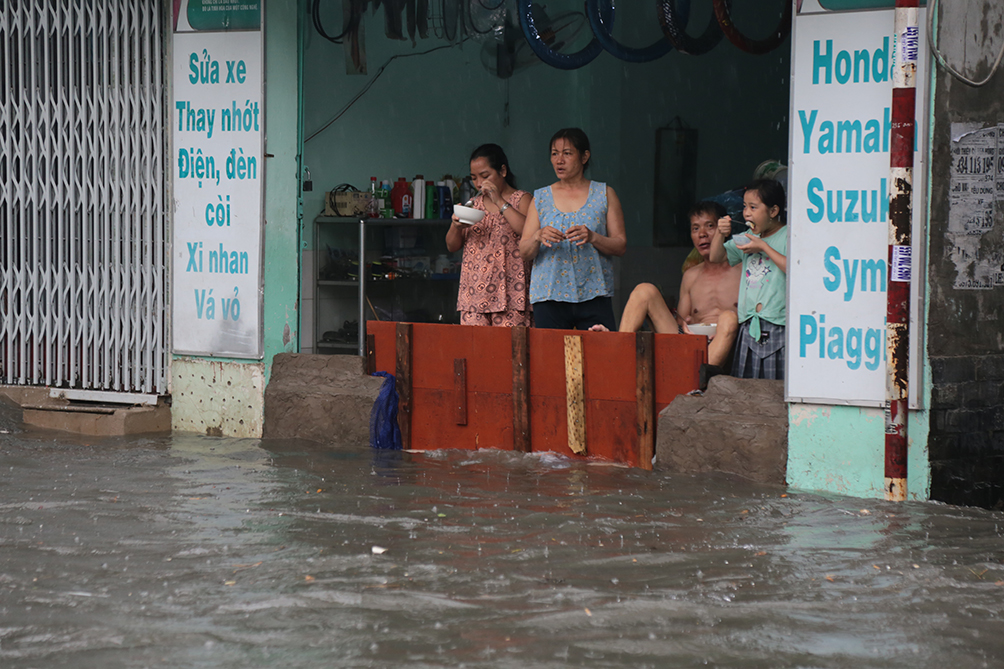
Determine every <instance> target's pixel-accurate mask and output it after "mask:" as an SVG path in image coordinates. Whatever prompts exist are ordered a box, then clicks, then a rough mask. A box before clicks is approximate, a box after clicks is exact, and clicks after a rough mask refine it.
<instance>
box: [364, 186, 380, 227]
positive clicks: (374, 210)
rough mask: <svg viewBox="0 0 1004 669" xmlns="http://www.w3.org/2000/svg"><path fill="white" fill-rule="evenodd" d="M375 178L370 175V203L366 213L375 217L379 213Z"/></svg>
mask: <svg viewBox="0 0 1004 669" xmlns="http://www.w3.org/2000/svg"><path fill="white" fill-rule="evenodd" d="M377 190H378V188H377V178H376V177H370V204H369V207H367V210H366V215H367V216H369V217H370V218H376V217H377V216H379V215H380V201H379V200H378V199H377Z"/></svg>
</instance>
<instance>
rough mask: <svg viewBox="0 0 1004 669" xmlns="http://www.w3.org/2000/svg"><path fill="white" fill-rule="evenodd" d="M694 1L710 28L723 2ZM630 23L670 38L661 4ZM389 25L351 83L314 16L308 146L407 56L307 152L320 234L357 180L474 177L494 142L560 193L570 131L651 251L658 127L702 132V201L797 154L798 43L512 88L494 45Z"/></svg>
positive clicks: (370, 45)
mask: <svg viewBox="0 0 1004 669" xmlns="http://www.w3.org/2000/svg"><path fill="white" fill-rule="evenodd" d="M546 4H547V9H548V11H549V12H550V13H551V14H552V15H553V14H558V13H562V12H568V11H578V12H581V11H582V3H581V2H571V1H564V2H548V3H546ZM692 4H693V5H694V13H695V15H694V17H693V19H692V21H691V24H690V25H691V26H697V25H700V26H704V25H706V23H707V20H708V19H709V17H710V6H711V5H710V3H692ZM736 4H737V5H738V4H746V5H750V7H747V8H746V9H744V8H741V7H737V8H736V21H737V23H740V22H741V25H743V27H744V29H747V30H749V31H750V33H751V34H765V33H766V32H768V31H769V29H770V28H771V27H773V24H772V25H771V26H769V27H767V26H766V25H765V22H766V23H770V22H771V20H772V21H773V22H774V23H775V24H776V20H777V17H773V19H771V18H770V17H769V16H767V17H766V18H765V13H764V12H762V11H756V9H755V8H752V7H751V6H752V3H736ZM705 5H707V6H705ZM617 12H618V13H617V18H616V21H615V24H614V26H615V29H614V37H615V38H617V39H618V40H620V41H621V42H623V43H624V44H627V45H630V46H634V47H641V46H646V45H648V44H650V43H652V42H653V41H655V40H656V39H658V38H660V37H661V35H662V33H661V31H660V28H659V24H658V21H657V19H656V12H655V7H654V4H653V3H618V8H617ZM384 16H385V9H384V6H381V7H380V8H379V9H377V10H376V12H375V13H372V12H367V14H366V16H365V18H364V20H363V24H364V25H363V30H364V33H365V36H364V42H365V47H366V60H367V64H368V73H367V74H366V75H356V74H353V75H347V74H346V73H345V72H346V55H345V48H344V47H343V46H339V45H335V44H332V43H330V42H327V41H326V40H324V39H323V38H322V37H320V35H319V34H318V33H317V32H316V31H315V30H314V28H313V26H312V25H309V19H308V26H307V28H306V30H305V52H304V136H305V137H309V136H310V135H311V134H313V133H314V132H315V131H316V130H318V129H319V128H321V127H322V126H323V125H324V124H325V123H327V122H328V121H329V120H330V119H331V118H332V117H333V116H335V115H336V114H337V113H338V112H340V111H341V110H343V109H344V108H345V106H346V105H347V104H348V103H349V102H350V101H351V99H352V98H353V97H355V96H356V95H357V94H359V93H360V92H361V91H362V89H363V88H364V86H366V84H367V83H368V82H369V81H370V80H371V79H372V78H373V77H374V75H375V74H376V73H377V72H378V70H379V68H380V67H381V66H382V65H384V64H385V63H387V62H388V60H389V59H390V58H392V57H394V56H398V58H396V59H395V60H393V61H391V62H390V63H389V64H388V65H387V67H386V69H385V70H384V72H383V74H382V75H381V76H380V78H379V79H377V80H376V82H375V83H374V84H373V85H372V87H371V88H369V90H368V91H366V92H365V93H364V94H362V97H360V98H359V100H358V101H357V102H355V103H354V104H353V105H352V106H351V107H350V108H349V109H348V110H347V111H346V112H345V113H344V115H342V116H341V117H340V118H339V119H338V120H337V121H335V122H334V123H332V124H331V125H330V127H328V128H327V129H326V130H324V131H323V132H322V133H321V134H319V135H317V136H316V137H314V138H312V139H309V140H308V141H306V143H305V145H304V164H305V165H306V166H307V167H308V168H309V169H310V171H311V175H312V177H313V180H314V191H313V192H311V193H304V195H303V197H304V212H305V222H306V223H308V224H309V222H310V221H311V220H312V219H313V218H314V216H316V215H317V214H318V213H319V212H320V210H321V209H322V208H323V192H324V191H325V190H330V189H331V188H333V187H334V186H336V185H338V184H340V183H344V182H347V183H351V184H353V185H355V186H357V187H359V188H367V187H368V184H369V178H370V176H376V177H378V178H380V179H384V178H389V179H396V178H397V177H400V176H403V177H405V178H407V179H409V180H410V179H412V178H414V177H415V175H416V174H418V173H422V174H424V175H425V177H426V178H427V179H428V178H430V177H431V178H441V177H442V176H443V174H444V173H451V174H453V175H454V176H464V175H466V174H467V173H468V171H469V166H468V163H467V158H468V156H469V155H470V152H471V150H472V149H474V148H475V147H476V146H477V145H478V144H481V143H483V142H497V143H499V144H501V145H502V146H503V147H504V148H505V149H506V152H507V153H508V155H509V158H510V160H511V162H512V168H513V170H514V171H515V173H516V175H517V177H518V181H519V185H520V186H521V187H522V188H525V189H528V190H533V189H534V188H539V187H541V186H546V185H548V184H550V183H552V182H553V181H554V173H553V171H552V170H551V166H550V163H549V160H548V151H549V146H548V140H549V138H550V137H551V135H552V134H553V133H554V131H555V130H557V129H559V128H562V127H567V126H580V127H582V128H583V129H584V130H585V131H586V132H587V134H588V135H589V137H590V140H591V142H592V145H593V151H592V153H593V164H592V167H591V168H590V169H591V173H592V174H591V176H592V177H593V178H594V179H597V180H601V181H606V182H608V183H609V184H610V185H611V186H613V187H614V189H615V190H616V191H617V193H618V194H619V195H620V196H621V200H622V202H623V203H624V210H625V219H626V222H627V233H628V245H629V246H634V247H649V246H651V243H652V211H653V198H654V195H653V192H654V165H655V148H654V142H655V130H656V129H657V128H659V127H662V126H665V125H667V124H669V122H670V121H672V120H673V119H674V118H675V117H676V116H680V117H681V118H682V119H683V121H684V122H685V123H687V124H688V125H690V126H692V127H695V128H697V129H698V131H699V133H700V135H699V140H698V141H699V159H698V164H697V166H696V170H697V181H698V195H699V196H706V195H714V194H718V193H720V192H722V191H724V190H727V189H730V188H733V187H736V186H738V185H741V184H742V183H744V182H746V181H748V180H749V179H750V177H751V175H752V172H753V169H754V168H755V167H756V166H757V165H758V164H759V163H760V162H761V161H763V160H765V159H767V158H778V157H780V158H783V157H784V156H786V155H787V142H788V120H787V114H788V73H789V55H788V50H789V49H788V46H787V42H786V43H785V44H783V45H782V46H781V47H780V48H779V49H778V50H776V51H774V52H772V53H770V54H767V55H764V56H752V55H749V54H746V53H744V52H742V51H740V50H739V49H737V48H736V47H735V46H733V45H732V44H730V43H729V42H728V41H725V40H723V41H722V42H721V43H720V44H719V45H718V46H717V47H716V48H715V49H714V50H713V51H712V52H711V53H709V54H706V55H704V56H696V57H695V56H686V55H683V54H679V53H676V52H672V53H670V54H668V55H667V56H664V57H662V58H660V59H658V60H656V61H654V62H651V63H644V64H635V63H626V62H624V61H621V60H618V59H617V58H615V57H614V56H612V55H610V54H608V53H603V54H601V55H600V56H599V57H598V58H597V59H596V60H594V61H593V62H592V63H591V64H589V65H587V66H585V67H583V68H581V69H578V70H572V71H563V70H558V69H555V68H553V67H550V66H547V65H544V64H543V63H541V62H539V61H538V62H536V63H535V64H530V65H529V66H527V67H525V68H522V69H520V70H518V71H517V72H516V73H515V74H514V75H513V76H512V77H511V78H510V79H508V80H503V79H499V78H498V77H496V76H495V75H493V74H492V73H490V72H489V71H488V70H486V68H485V67H484V65H483V64H482V59H483V57H484V54H483V52H484V51H485V49H486V48H487V47H486V44H489V45H490V44H491V43H487V42H485V41H482V40H479V39H471V40H469V41H467V42H465V43H463V44H462V45H459V46H454V47H452V48H446V49H442V50H439V51H436V52H434V53H429V54H425V55H412V54H419V53H421V52H423V51H426V50H429V49H432V48H435V47H439V46H443V45H446V44H447V42H446V41H445V40H444V39H442V38H434V37H432V36H430V37H429V38H428V39H418V40H417V41H416V44H415V45H412V43H411V42H410V41H409V40H405V41H397V40H392V39H389V38H388V37H387V36H386V35H385V31H384ZM322 18H323V19H324V22H325V27H326V29H327V30H328V32H337V31H338V30H340V29H341V26H342V16H341V14H340V12H335V11H333V10H331V9H328V10H326V11H325V12H322ZM583 19H584V17H583ZM692 30H696V29H695V28H692ZM757 31H759V32H757ZM583 36H591V32H590V28H589V26H588V24H586V25H584V27H583V29H582V32H581V33H580V35H579V37H578V38H576V41H575V42H573V43H572V45H571V46H570V50H575V49H578V48H580V47H581V46H582V45H583V44H584V42H583V41H582V40H583ZM305 239H309V235H307V236H305ZM650 269H651V271H653V272H656V271H665V268H660V267H658V266H653V267H652V268H650ZM674 269H676V268H674ZM676 274H677V275H678V274H679V273H678V272H677V273H676Z"/></svg>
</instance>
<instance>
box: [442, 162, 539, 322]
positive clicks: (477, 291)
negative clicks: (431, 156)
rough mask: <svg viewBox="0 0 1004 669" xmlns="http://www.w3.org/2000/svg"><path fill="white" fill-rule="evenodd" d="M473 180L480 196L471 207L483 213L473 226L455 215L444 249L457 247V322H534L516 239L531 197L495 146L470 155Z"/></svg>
mask: <svg viewBox="0 0 1004 669" xmlns="http://www.w3.org/2000/svg"><path fill="white" fill-rule="evenodd" d="M471 180H472V181H473V182H474V187H475V188H477V189H478V191H480V192H479V194H478V195H477V197H475V198H474V202H473V203H472V205H471V206H473V207H474V208H475V209H480V210H482V211H484V212H485V217H484V218H483V219H481V221H479V222H478V223H475V224H474V225H467V224H466V223H461V222H460V219H458V218H457V217H456V216H455V215H454V217H453V224H452V225H450V230H449V232H447V233H446V247H447V248H448V249H449V250H450V252H451V253H453V252H454V251H457V250H459V249H461V248H463V250H464V260H463V264H462V265H461V268H460V290H459V292H458V295H457V311H459V312H460V323H461V325H504V326H509V327H512V326H514V325H523V326H526V327H530V326H531V325H533V313H532V311H531V307H530V298H529V290H530V264H529V263H527V262H524V261H523V258H522V257H520V255H519V240H520V235H521V234H522V233H523V224H524V223H525V222H526V212H527V210H528V209H529V208H530V201H531V199H532V197H531V196H530V194H529V193H527V192H526V191H522V190H517V189H516V180H515V177H514V176H513V173H512V170H510V169H509V159H508V158H507V157H506V155H505V152H504V151H503V150H502V147H500V146H499V145H497V144H483V145H481V146H479V147H478V148H477V149H475V150H474V153H472V154H471Z"/></svg>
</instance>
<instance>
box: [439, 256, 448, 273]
mask: <svg viewBox="0 0 1004 669" xmlns="http://www.w3.org/2000/svg"><path fill="white" fill-rule="evenodd" d="M449 271H450V259H449V258H448V257H447V256H446V254H445V253H440V254H439V257H437V258H436V274H446V273H447V272H449Z"/></svg>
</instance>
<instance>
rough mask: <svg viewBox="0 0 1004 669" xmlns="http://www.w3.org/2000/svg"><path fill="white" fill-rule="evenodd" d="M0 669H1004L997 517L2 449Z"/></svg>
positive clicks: (718, 485) (533, 464) (555, 482)
mask: <svg viewBox="0 0 1004 669" xmlns="http://www.w3.org/2000/svg"><path fill="white" fill-rule="evenodd" d="M0 473H2V474H0V666H2V667H5V668H12V667H17V668H20V667H75V668H77V667H102V668H104V667H161V666H163V667H241V668H243V667H284V668H287V667H393V666H409V667H461V666H463V667H518V668H520V669H525V668H527V667H566V666H595V667H764V668H768V667H841V668H843V667H904V668H907V667H909V668H910V669H916V668H918V667H936V668H938V669H944V668H945V667H953V668H959V669H961V668H967V669H968V668H970V667H1000V666H1004V627H1002V624H1001V615H1002V610H1004V565H1002V562H1001V560H1002V555H1004V552H1002V541H1001V529H1002V527H1004V515H1002V514H1001V513H998V512H992V511H986V510H980V509H965V508H955V507H947V506H944V505H938V504H919V503H908V504H902V505H894V504H889V503H885V502H881V501H863V500H858V499H852V498H844V497H838V496H821V495H816V494H809V493H803V492H798V491H793V490H786V489H783V488H778V487H770V486H759V485H753V484H750V483H746V482H743V481H740V480H736V479H731V478H727V477H715V476H701V477H691V476H681V475H674V474H669V473H665V472H655V473H646V472H641V471H637V470H628V469H623V468H616V467H610V466H600V465H587V464H583V463H573V462H569V461H567V460H564V459H561V458H557V457H550V456H545V457H541V456H524V455H519V454H513V453H500V452H486V451H481V452H477V453H471V452H465V451H437V452H433V453H429V454H424V455H418V454H416V455H409V454H400V453H396V454H386V453H381V454H376V455H375V454H374V453H372V452H371V451H369V450H368V447H365V446H362V445H360V446H359V447H357V448H346V447H339V448H334V447H328V448H325V447H320V446H317V445H313V444H309V443H305V442H263V441H259V440H238V439H223V438H211V437H201V436H192V435H189V436H184V435H180V436H179V435H176V436H173V437H165V438H156V439H149V438H132V439H103V440H100V439H96V440H87V439H81V438H69V437H54V436H52V435H51V434H49V435H40V434H30V433H25V434H19V435H3V434H0Z"/></svg>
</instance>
